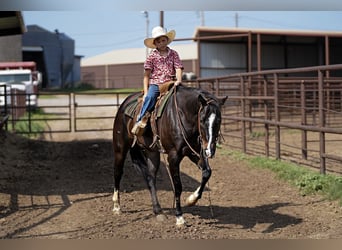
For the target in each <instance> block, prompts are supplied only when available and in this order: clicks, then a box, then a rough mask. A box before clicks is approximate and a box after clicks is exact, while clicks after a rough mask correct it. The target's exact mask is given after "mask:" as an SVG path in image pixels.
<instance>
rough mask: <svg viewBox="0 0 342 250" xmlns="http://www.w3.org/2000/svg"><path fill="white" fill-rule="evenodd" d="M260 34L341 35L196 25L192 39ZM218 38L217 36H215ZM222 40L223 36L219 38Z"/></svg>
mask: <svg viewBox="0 0 342 250" xmlns="http://www.w3.org/2000/svg"><path fill="white" fill-rule="evenodd" d="M246 33H251V34H261V35H278V36H306V37H324V36H329V37H342V32H341V31H327V30H286V29H255V28H234V27H205V26H201V27H197V28H196V29H195V32H194V35H193V37H194V39H195V38H198V37H212V36H220V35H228V34H246ZM216 39H219V38H216ZM221 39H223V40H224V38H221Z"/></svg>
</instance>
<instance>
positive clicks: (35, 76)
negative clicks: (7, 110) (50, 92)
mask: <svg viewBox="0 0 342 250" xmlns="http://www.w3.org/2000/svg"><path fill="white" fill-rule="evenodd" d="M41 81H42V75H41V73H40V72H38V71H37V67H36V63H35V62H0V107H4V106H5V104H7V105H11V103H10V102H11V98H10V91H11V89H18V90H21V91H24V92H25V93H26V106H27V107H36V106H37V96H38V85H39V84H41Z"/></svg>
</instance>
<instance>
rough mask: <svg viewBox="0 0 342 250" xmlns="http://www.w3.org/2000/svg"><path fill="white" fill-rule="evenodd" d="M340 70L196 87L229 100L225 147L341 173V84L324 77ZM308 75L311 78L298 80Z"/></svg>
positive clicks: (244, 77)
mask: <svg viewBox="0 0 342 250" xmlns="http://www.w3.org/2000/svg"><path fill="white" fill-rule="evenodd" d="M341 70H342V65H333V66H319V67H308V68H297V69H286V70H285V69H284V70H269V71H261V72H252V73H242V74H235V75H230V76H226V77H219V78H210V79H209V78H207V79H198V80H197V81H196V84H197V86H199V87H202V88H206V89H208V90H210V91H211V92H213V93H215V94H216V95H217V96H222V95H228V96H229V101H228V103H226V105H225V107H224V109H223V124H222V132H223V134H224V135H225V137H226V138H228V139H227V140H226V144H227V145H229V146H230V147H232V148H235V149H240V150H242V151H243V152H244V153H250V154H256V155H265V156H267V157H275V158H276V159H287V160H291V161H295V162H297V163H298V162H299V163H301V164H307V165H310V166H313V167H318V168H319V169H320V172H321V173H326V171H331V172H338V173H342V157H341V154H340V151H341V149H342V142H341V141H342V126H341V125H340V124H341V122H342V112H341V111H342V107H341V103H342V79H341V78H332V77H329V75H330V72H332V71H341ZM308 72H309V73H310V74H312V75H314V77H300V75H301V74H303V75H306V74H307V73H308ZM294 76H295V77H294ZM327 161H329V163H328V162H327Z"/></svg>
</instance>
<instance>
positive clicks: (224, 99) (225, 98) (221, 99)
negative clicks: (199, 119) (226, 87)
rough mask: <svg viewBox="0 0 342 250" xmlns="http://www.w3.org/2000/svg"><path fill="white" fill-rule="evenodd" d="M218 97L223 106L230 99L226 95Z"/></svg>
mask: <svg viewBox="0 0 342 250" xmlns="http://www.w3.org/2000/svg"><path fill="white" fill-rule="evenodd" d="M217 99H218V101H219V104H220V105H221V106H223V105H224V103H225V102H226V100H227V99H228V96H227V95H226V96H225V97H222V98H217Z"/></svg>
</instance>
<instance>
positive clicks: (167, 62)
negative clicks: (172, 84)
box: [144, 47, 183, 85]
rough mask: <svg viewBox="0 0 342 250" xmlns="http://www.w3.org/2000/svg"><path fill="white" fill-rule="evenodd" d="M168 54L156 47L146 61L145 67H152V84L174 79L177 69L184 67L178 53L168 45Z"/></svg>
mask: <svg viewBox="0 0 342 250" xmlns="http://www.w3.org/2000/svg"><path fill="white" fill-rule="evenodd" d="M167 49H168V53H167V56H162V55H161V54H160V53H159V51H158V50H157V49H154V50H153V51H152V52H151V53H150V55H149V56H148V57H147V59H146V61H145V63H144V69H145V70H146V69H150V70H151V74H150V84H157V85H158V84H162V83H165V82H167V81H170V80H172V79H173V77H174V76H175V74H176V69H183V64H182V62H181V60H180V58H179V55H178V53H177V52H176V51H175V50H173V49H170V48H169V47H167Z"/></svg>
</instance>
